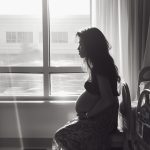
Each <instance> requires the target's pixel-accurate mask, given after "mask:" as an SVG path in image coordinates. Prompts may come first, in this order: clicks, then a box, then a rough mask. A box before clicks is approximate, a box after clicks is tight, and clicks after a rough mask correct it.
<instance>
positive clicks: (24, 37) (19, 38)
mask: <svg viewBox="0 0 150 150" xmlns="http://www.w3.org/2000/svg"><path fill="white" fill-rule="evenodd" d="M6 41H7V43H32V42H33V33H32V32H6Z"/></svg>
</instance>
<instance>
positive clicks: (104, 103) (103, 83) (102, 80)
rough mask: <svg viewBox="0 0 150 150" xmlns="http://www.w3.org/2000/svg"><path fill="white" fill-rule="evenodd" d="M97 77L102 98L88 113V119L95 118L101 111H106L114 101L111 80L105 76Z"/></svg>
mask: <svg viewBox="0 0 150 150" xmlns="http://www.w3.org/2000/svg"><path fill="white" fill-rule="evenodd" d="M96 77H97V82H98V87H99V91H100V95H101V97H100V100H99V101H98V102H97V103H96V105H95V106H94V107H93V108H92V109H91V110H90V111H89V112H87V116H88V117H92V116H95V115H97V114H98V113H100V112H101V111H103V110H105V109H106V108H108V107H109V106H110V105H112V104H113V100H114V96H113V93H112V89H111V86H110V83H109V80H108V79H107V78H106V77H104V76H99V75H97V76H96Z"/></svg>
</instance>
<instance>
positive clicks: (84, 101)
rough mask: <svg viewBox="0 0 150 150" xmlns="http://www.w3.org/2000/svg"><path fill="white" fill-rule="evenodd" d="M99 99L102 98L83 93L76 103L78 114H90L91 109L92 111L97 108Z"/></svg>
mask: <svg viewBox="0 0 150 150" xmlns="http://www.w3.org/2000/svg"><path fill="white" fill-rule="evenodd" d="M99 99H100V97H99V96H97V95H94V94H91V93H89V92H87V91H85V92H83V93H82V94H81V95H80V96H79V98H78V100H77V102H76V112H77V113H82V112H88V111H89V110H90V109H92V107H94V106H95V104H96V103H97V101H98V100H99Z"/></svg>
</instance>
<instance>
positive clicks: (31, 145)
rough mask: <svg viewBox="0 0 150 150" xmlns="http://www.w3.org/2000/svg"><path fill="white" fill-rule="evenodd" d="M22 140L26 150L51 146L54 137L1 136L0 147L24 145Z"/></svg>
mask: <svg viewBox="0 0 150 150" xmlns="http://www.w3.org/2000/svg"><path fill="white" fill-rule="evenodd" d="M21 140H22V143H23V148H24V150H30V149H31V150H32V149H35V148H37V149H39V150H43V149H45V148H51V146H52V138H22V139H19V138H0V148H2V147H3V148H4V147H8V148H11V147H16V148H19V147H22V144H21Z"/></svg>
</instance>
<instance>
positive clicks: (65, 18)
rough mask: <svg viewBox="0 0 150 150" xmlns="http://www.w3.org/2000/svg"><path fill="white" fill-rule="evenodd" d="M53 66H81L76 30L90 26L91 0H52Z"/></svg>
mask: <svg viewBox="0 0 150 150" xmlns="http://www.w3.org/2000/svg"><path fill="white" fill-rule="evenodd" d="M49 4H50V42H51V43H50V63H51V66H80V65H81V63H82V60H81V59H80V57H79V56H78V51H77V47H78V43H77V42H76V39H75V35H76V32H77V31H79V30H80V29H81V28H85V27H89V26H90V0H50V3H49Z"/></svg>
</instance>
